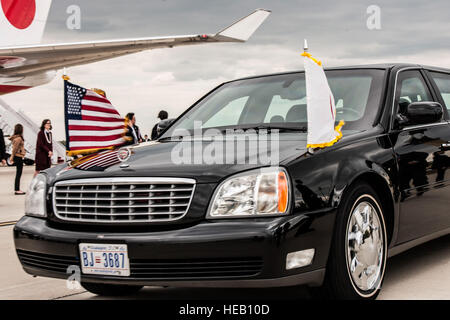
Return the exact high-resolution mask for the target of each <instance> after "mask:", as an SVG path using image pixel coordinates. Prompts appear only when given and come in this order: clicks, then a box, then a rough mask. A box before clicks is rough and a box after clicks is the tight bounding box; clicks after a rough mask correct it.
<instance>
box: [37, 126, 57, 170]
mask: <svg viewBox="0 0 450 320" xmlns="http://www.w3.org/2000/svg"><path fill="white" fill-rule="evenodd" d="M50 130H52V122H51V121H50V119H45V120H44V121H42V125H41V130H40V131H39V133H38V136H37V141H36V156H35V162H36V171H35V172H34V175H35V176H36V175H37V174H38V173H39V172H40V171H42V170H45V169H48V168H50V166H51V165H52V156H53V144H52V133H51V131H50Z"/></svg>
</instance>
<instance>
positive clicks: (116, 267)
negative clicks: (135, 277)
mask: <svg viewBox="0 0 450 320" xmlns="http://www.w3.org/2000/svg"><path fill="white" fill-rule="evenodd" d="M79 248H80V260H81V271H82V272H83V273H84V274H97V275H108V276H119V277H128V276H130V261H129V260H128V248H127V245H126V244H103V243H102V244H95V243H80V247H79Z"/></svg>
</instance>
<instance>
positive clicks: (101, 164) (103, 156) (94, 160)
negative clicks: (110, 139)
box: [73, 150, 120, 171]
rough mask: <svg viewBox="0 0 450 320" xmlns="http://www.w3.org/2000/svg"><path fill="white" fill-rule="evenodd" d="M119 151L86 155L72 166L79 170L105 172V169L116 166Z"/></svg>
mask: <svg viewBox="0 0 450 320" xmlns="http://www.w3.org/2000/svg"><path fill="white" fill-rule="evenodd" d="M119 151H120V150H106V151H102V152H99V153H96V154H94V155H87V156H85V157H83V158H81V159H78V160H76V161H75V163H74V164H73V166H74V167H75V168H77V169H80V170H95V171H98V170H102V171H103V170H105V169H106V168H108V167H110V166H112V165H114V164H117V163H119V162H120V160H119V156H118V155H119Z"/></svg>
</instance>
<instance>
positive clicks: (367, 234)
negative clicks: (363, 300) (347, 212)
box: [346, 201, 384, 293]
mask: <svg viewBox="0 0 450 320" xmlns="http://www.w3.org/2000/svg"><path fill="white" fill-rule="evenodd" d="M383 232H384V231H383V227H382V225H381V223H380V219H379V218H378V214H377V211H376V209H375V208H374V206H373V205H372V204H371V203H370V202H367V201H362V202H360V203H359V204H358V205H357V206H356V207H355V208H354V209H353V211H352V213H351V216H350V217H349V220H348V223H347V239H346V251H347V268H348V271H349V274H350V276H351V278H352V280H353V283H354V285H356V287H358V289H359V290H361V291H365V292H366V293H367V292H368V291H369V292H371V291H373V290H374V289H377V288H378V286H379V284H380V281H381V277H382V272H383V271H384V270H382V269H383V259H384V237H383Z"/></svg>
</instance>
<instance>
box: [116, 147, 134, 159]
mask: <svg viewBox="0 0 450 320" xmlns="http://www.w3.org/2000/svg"><path fill="white" fill-rule="evenodd" d="M130 156H131V150H130V149H129V148H122V149H120V150H119V152H118V153H117V158H119V161H121V162H124V161H127V160H128V159H129V158H130Z"/></svg>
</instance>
